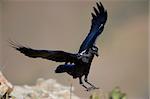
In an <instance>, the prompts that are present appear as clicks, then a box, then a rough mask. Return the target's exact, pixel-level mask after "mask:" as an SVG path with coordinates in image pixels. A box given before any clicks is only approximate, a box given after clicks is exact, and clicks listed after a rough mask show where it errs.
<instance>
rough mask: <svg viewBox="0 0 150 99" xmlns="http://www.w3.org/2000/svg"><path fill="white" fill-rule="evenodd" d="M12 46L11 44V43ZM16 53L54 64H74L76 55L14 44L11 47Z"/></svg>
mask: <svg viewBox="0 0 150 99" xmlns="http://www.w3.org/2000/svg"><path fill="white" fill-rule="evenodd" d="M11 45H12V43H11ZM12 47H13V48H15V49H16V50H17V51H19V52H21V53H23V54H24V55H25V56H28V57H31V58H43V59H48V60H52V61H56V62H71V63H74V62H76V61H77V55H76V54H72V53H68V52H64V51H59V50H57V51H51V50H36V49H32V48H28V47H24V46H20V45H19V46H18V45H16V44H13V45H12Z"/></svg>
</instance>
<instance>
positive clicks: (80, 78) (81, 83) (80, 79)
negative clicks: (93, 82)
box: [79, 77, 89, 91]
mask: <svg viewBox="0 0 150 99" xmlns="http://www.w3.org/2000/svg"><path fill="white" fill-rule="evenodd" d="M79 83H80V85H82V86H83V87H84V88H85V89H86V91H88V90H89V89H88V87H86V86H85V85H84V84H83V82H82V77H79Z"/></svg>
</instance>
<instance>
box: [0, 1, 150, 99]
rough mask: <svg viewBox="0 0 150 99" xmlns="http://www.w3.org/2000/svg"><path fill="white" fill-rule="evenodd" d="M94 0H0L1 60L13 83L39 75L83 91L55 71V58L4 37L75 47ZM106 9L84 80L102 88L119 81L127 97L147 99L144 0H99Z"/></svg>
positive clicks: (70, 49)
mask: <svg viewBox="0 0 150 99" xmlns="http://www.w3.org/2000/svg"><path fill="white" fill-rule="evenodd" d="M95 2H96V1H94V0H91V1H90V0H1V1H0V37H1V39H0V40H1V41H0V42H1V44H0V52H1V53H0V56H1V57H0V58H1V59H0V65H1V70H2V71H3V73H4V74H5V76H6V77H7V78H8V80H9V81H10V82H12V83H13V84H19V85H22V84H30V85H32V84H34V82H35V81H36V80H37V79H38V78H40V77H42V78H45V79H48V78H54V79H57V81H58V82H61V83H63V84H65V85H70V83H73V86H75V93H76V94H77V95H78V96H80V97H83V98H82V99H87V97H89V95H90V93H92V92H85V91H84V89H83V88H82V87H81V86H80V85H79V84H78V79H76V80H73V79H72V78H71V77H70V76H68V75H67V74H55V73H54V70H55V68H56V66H58V65H59V63H55V62H52V61H48V60H42V59H31V58H28V57H25V56H24V55H22V54H20V53H19V52H17V51H15V50H14V49H12V48H11V47H10V46H9V44H8V39H11V40H14V41H17V42H19V43H20V44H22V45H25V46H29V47H32V48H37V49H51V50H55V49H57V50H64V51H68V52H77V51H78V49H79V46H80V44H81V43H82V41H83V39H84V38H85V36H86V35H87V33H88V32H89V29H90V25H91V12H92V11H93V9H92V7H93V6H96V4H95ZM101 2H102V4H103V5H104V7H105V8H106V9H107V11H108V21H107V23H106V26H105V29H104V31H103V35H101V36H100V37H99V39H98V40H97V46H98V47H99V54H100V57H98V58H96V57H95V58H94V60H93V63H92V67H91V71H90V74H89V80H90V81H91V82H93V83H94V84H95V85H97V86H98V87H100V88H101V89H102V90H104V91H106V92H107V91H110V90H111V89H112V88H114V86H120V87H121V88H122V90H124V92H125V93H127V95H128V97H129V99H148V0H101Z"/></svg>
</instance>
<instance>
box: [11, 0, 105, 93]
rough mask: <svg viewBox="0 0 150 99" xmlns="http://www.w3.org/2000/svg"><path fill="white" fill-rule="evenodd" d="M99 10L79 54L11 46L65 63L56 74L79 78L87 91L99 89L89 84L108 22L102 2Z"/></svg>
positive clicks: (58, 68) (33, 55)
mask: <svg viewBox="0 0 150 99" xmlns="http://www.w3.org/2000/svg"><path fill="white" fill-rule="evenodd" d="M96 4H97V9H96V8H95V7H93V8H94V12H95V14H94V13H92V21H91V23H92V24H91V29H90V32H89V34H88V35H87V37H86V38H85V40H84V41H83V43H82V44H81V46H80V49H79V51H78V53H75V54H74V53H68V52H64V51H60V50H55V51H53V50H36V49H32V48H28V47H25V46H22V45H18V44H16V43H14V42H12V41H10V44H11V45H12V47H13V48H15V49H16V50H18V51H19V52H21V53H23V54H24V55H26V56H28V57H31V58H43V59H48V60H52V61H56V62H64V64H62V65H59V66H58V67H57V68H56V70H55V73H65V72H66V73H68V74H69V75H71V76H72V77H73V78H79V82H80V84H81V85H82V86H83V87H84V88H86V90H87V91H88V90H90V89H97V87H95V86H94V85H93V84H91V83H90V82H88V74H89V70H90V66H91V63H92V60H93V58H94V56H95V55H96V56H98V48H97V47H96V46H95V41H96V39H97V37H98V36H99V35H100V34H101V33H102V31H103V29H104V25H105V23H106V20H107V11H106V9H104V7H103V5H102V4H101V2H97V3H96ZM83 76H84V81H85V82H86V83H87V84H89V85H90V87H87V86H85V84H84V83H83V81H82V77H83Z"/></svg>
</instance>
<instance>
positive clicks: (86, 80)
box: [84, 75, 99, 89]
mask: <svg viewBox="0 0 150 99" xmlns="http://www.w3.org/2000/svg"><path fill="white" fill-rule="evenodd" d="M87 78H88V75H85V78H84V81H85V82H86V83H87V84H89V85H90V86H91V88H92V89H99V88H98V87H95V86H94V85H93V84H91V83H90V82H88V79H87Z"/></svg>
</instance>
